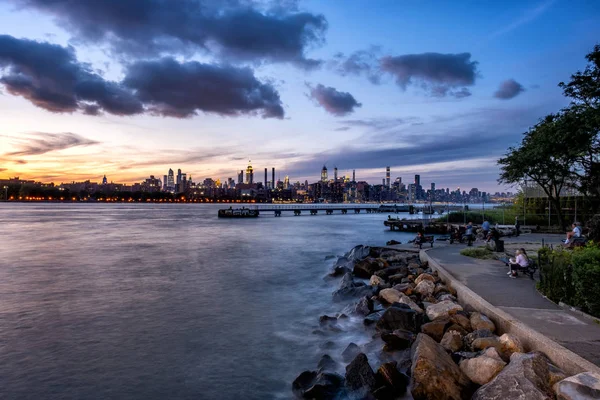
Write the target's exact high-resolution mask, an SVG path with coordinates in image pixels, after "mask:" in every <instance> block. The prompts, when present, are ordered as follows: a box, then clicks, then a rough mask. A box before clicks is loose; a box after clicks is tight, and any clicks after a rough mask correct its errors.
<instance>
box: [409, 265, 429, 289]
mask: <svg viewBox="0 0 600 400" xmlns="http://www.w3.org/2000/svg"><path fill="white" fill-rule="evenodd" d="M409 268H410V266H409ZM424 280H427V281H430V282H431V283H434V284H435V278H434V277H433V276H431V275H429V274H421V275H419V276H417V279H415V285H418V284H419V283H421V282H423V281H424ZM434 288H435V286H434Z"/></svg>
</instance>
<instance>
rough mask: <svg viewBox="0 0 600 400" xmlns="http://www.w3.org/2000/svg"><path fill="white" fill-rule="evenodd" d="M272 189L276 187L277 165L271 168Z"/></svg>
mask: <svg viewBox="0 0 600 400" xmlns="http://www.w3.org/2000/svg"><path fill="white" fill-rule="evenodd" d="M271 189H275V167H273V169H271Z"/></svg>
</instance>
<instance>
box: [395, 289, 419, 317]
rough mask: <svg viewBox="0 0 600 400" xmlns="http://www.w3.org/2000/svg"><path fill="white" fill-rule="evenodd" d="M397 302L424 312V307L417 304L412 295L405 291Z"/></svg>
mask: <svg viewBox="0 0 600 400" xmlns="http://www.w3.org/2000/svg"><path fill="white" fill-rule="evenodd" d="M397 302H398V303H401V304H406V305H407V306H409V307H410V308H411V309H413V310H415V311H416V312H418V313H423V309H422V308H421V307H419V306H418V305H417V303H415V302H414V301H413V300H412V299H411V298H410V297H408V296H407V295H405V294H404V293H400V299H398V301H397Z"/></svg>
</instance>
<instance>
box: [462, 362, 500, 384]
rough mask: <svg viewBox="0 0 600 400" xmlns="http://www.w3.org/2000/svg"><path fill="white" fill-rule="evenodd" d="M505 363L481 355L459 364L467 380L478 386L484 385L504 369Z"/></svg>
mask: <svg viewBox="0 0 600 400" xmlns="http://www.w3.org/2000/svg"><path fill="white" fill-rule="evenodd" d="M505 365H506V363H505V362H504V361H502V360H501V359H497V358H494V357H487V356H485V355H481V356H479V357H475V358H471V359H470V360H463V361H461V362H460V369H461V371H462V372H464V373H465V375H467V376H468V377H469V379H470V380H471V381H473V382H475V383H476V384H478V385H485V384H486V383H488V382H489V381H491V380H492V379H494V377H495V376H496V375H498V374H499V373H500V371H502V370H503V369H504V366H505Z"/></svg>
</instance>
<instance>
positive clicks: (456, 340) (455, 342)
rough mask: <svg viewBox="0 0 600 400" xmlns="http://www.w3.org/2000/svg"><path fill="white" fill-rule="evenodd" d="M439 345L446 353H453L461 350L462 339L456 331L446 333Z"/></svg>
mask: <svg viewBox="0 0 600 400" xmlns="http://www.w3.org/2000/svg"><path fill="white" fill-rule="evenodd" d="M440 344H441V345H442V347H443V348H444V349H446V350H447V351H449V352H451V353H454V352H456V351H459V350H460V349H462V347H463V338H462V336H461V334H460V333H458V332H456V331H448V332H446V333H445V334H444V337H443V338H442V340H441V341H440Z"/></svg>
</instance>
